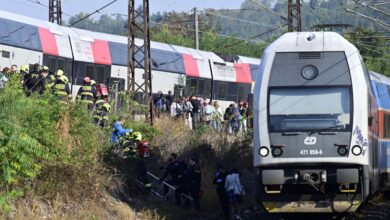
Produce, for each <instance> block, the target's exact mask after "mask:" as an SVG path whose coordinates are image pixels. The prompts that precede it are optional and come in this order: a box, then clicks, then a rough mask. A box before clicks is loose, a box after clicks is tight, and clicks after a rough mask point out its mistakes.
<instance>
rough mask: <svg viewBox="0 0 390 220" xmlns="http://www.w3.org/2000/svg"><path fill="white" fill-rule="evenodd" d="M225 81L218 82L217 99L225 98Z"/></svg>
mask: <svg viewBox="0 0 390 220" xmlns="http://www.w3.org/2000/svg"><path fill="white" fill-rule="evenodd" d="M226 87H227V85H226V83H222V82H221V83H219V85H218V91H217V99H222V100H224V99H225V98H226Z"/></svg>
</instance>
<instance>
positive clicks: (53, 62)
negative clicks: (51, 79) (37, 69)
mask: <svg viewBox="0 0 390 220" xmlns="http://www.w3.org/2000/svg"><path fill="white" fill-rule="evenodd" d="M56 61H57V60H56V59H55V58H53V57H49V61H48V67H49V69H50V71H54V72H56V70H57V62H56Z"/></svg>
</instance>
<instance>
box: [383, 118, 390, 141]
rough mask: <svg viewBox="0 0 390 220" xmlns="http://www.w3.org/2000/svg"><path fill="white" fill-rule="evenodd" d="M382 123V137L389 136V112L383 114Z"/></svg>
mask: <svg viewBox="0 0 390 220" xmlns="http://www.w3.org/2000/svg"><path fill="white" fill-rule="evenodd" d="M383 124H384V125H383V137H384V138H390V114H385V115H384V120H383Z"/></svg>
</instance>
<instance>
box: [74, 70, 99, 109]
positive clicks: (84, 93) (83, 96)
mask: <svg viewBox="0 0 390 220" xmlns="http://www.w3.org/2000/svg"><path fill="white" fill-rule="evenodd" d="M96 97H97V91H96V87H94V86H92V85H91V78H89V77H88V76H86V77H84V80H83V86H82V87H81V88H80V89H79V91H78V92H77V97H76V100H78V101H81V103H85V104H87V107H88V110H90V111H91V110H93V107H94V105H95V99H96Z"/></svg>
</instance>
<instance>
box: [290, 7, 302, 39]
mask: <svg viewBox="0 0 390 220" xmlns="http://www.w3.org/2000/svg"><path fill="white" fill-rule="evenodd" d="M293 31H298V32H301V31H302V22H301V1H300V0H296V1H295V4H293V0H288V32H293Z"/></svg>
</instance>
